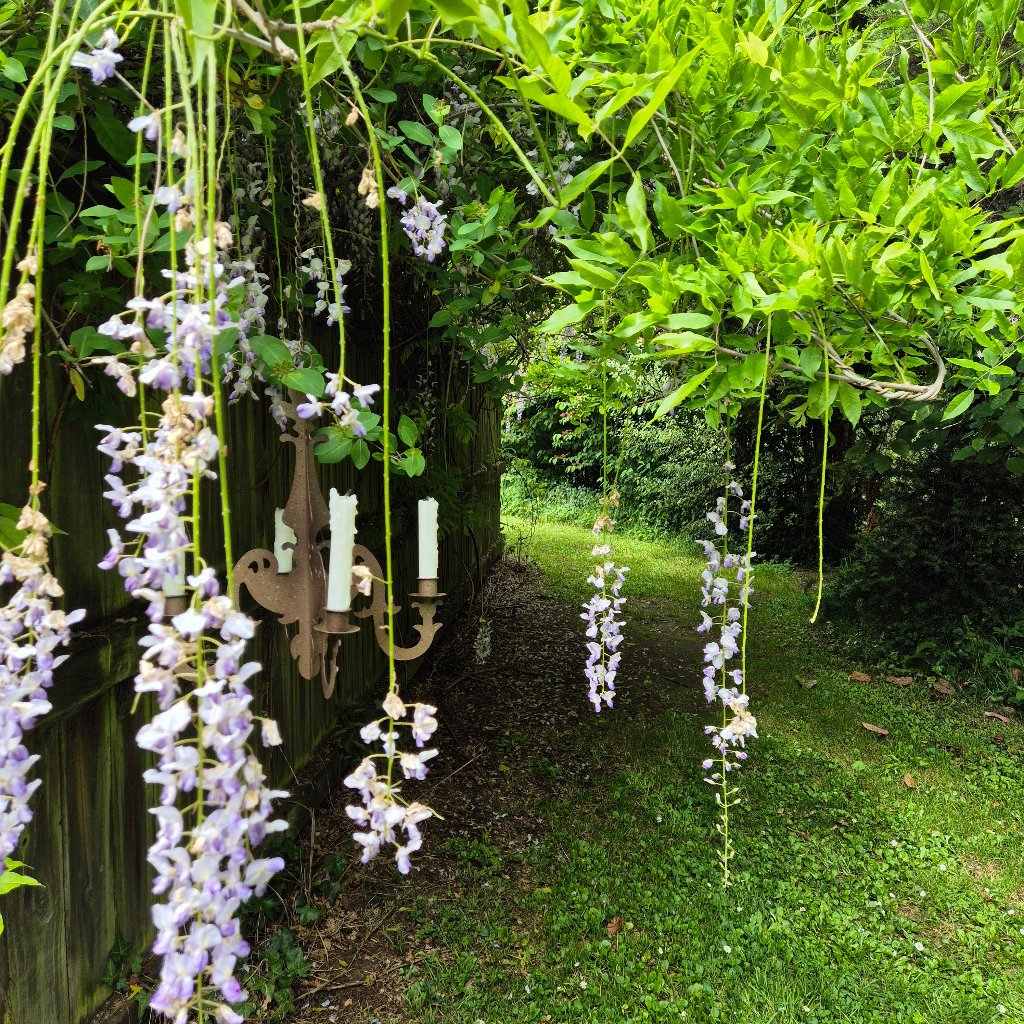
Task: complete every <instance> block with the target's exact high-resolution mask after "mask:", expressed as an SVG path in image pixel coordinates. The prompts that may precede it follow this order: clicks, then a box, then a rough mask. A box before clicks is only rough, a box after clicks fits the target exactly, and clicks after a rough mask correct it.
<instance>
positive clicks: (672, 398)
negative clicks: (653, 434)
mask: <svg viewBox="0 0 1024 1024" xmlns="http://www.w3.org/2000/svg"><path fill="white" fill-rule="evenodd" d="M714 369H715V367H714V366H713V365H712V366H709V367H707V369H705V370H701V371H700V373H698V374H696V375H695V376H693V377H690V379H689V380H687V381H684V382H683V383H682V384H680V385H679V387H677V388H676V389H675V391H673V392H672V393H671V394H668V395H666V396H665V397H664V398H663V399H662V400H661V404H660V405H659V406H658V409H657V412H655V414H654V419H656V420H660V419H661V417H662V416H664V415H665V413H667V412H670V411H671V410H672V409H674V408H675V407H676V406H677V405H679V403H680V402H684V401H686V399H687V398H689V397H690V395H692V394H693V393H694V391H696V390H697V388H699V387H700V386H701V384H703V383H704V381H706V380H707V379H708V377H710V376H711V373H712V371H713V370H714Z"/></svg>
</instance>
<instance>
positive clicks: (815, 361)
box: [800, 347, 821, 380]
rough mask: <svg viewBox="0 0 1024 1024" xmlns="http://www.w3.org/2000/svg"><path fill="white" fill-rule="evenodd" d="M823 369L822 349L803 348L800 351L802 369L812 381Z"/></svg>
mask: <svg viewBox="0 0 1024 1024" xmlns="http://www.w3.org/2000/svg"><path fill="white" fill-rule="evenodd" d="M820 367H821V349H820V348H814V347H811V348H803V349H801V350H800V369H801V370H803V371H804V373H805V374H807V376H808V377H810V378H811V379H812V380H813V379H814V375H815V374H816V373H817V372H818V370H819V368H820Z"/></svg>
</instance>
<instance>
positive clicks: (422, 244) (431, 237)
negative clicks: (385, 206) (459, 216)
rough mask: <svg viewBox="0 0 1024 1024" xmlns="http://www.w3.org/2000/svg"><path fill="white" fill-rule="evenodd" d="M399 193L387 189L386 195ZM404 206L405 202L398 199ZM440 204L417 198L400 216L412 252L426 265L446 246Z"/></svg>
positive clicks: (445, 227) (396, 190) (444, 220)
mask: <svg viewBox="0 0 1024 1024" xmlns="http://www.w3.org/2000/svg"><path fill="white" fill-rule="evenodd" d="M397 193H400V194H401V195H402V196H404V195H405V193H404V192H401V190H400V189H389V190H388V195H393V194H397ZM399 203H400V205H402V206H405V202H404V201H403V200H401V199H399ZM440 206H441V204H440V203H432V202H430V201H429V200H428V199H425V198H424V197H423V196H417V197H416V202H415V203H413V205H412V206H410V207H409V208H408V209H407V210H406V211H405V213H403V214H402V227H403V228H404V229H405V233H406V235H407V236H408V238H409V241H410V242H412V251H413V252H414V253H415V254H416V255H417V256H425V257H426V258H427V262H428V263H433V262H434V260H435V259H437V257H438V256H439V255H440V254H441V251H442V250H443V249H444V247H445V245H446V244H447V243H446V242H445V240H444V233H445V230H446V229H447V227H448V221H447V220H446V219H445V215H444V214H443V213H442V212H441V210H440Z"/></svg>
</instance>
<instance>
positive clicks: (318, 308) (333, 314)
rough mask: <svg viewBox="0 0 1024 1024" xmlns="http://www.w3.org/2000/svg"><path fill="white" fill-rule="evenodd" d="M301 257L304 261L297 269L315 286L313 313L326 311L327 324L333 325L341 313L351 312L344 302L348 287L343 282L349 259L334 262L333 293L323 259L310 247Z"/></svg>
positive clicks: (348, 269) (350, 265) (317, 313)
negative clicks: (335, 287) (335, 286)
mask: <svg viewBox="0 0 1024 1024" xmlns="http://www.w3.org/2000/svg"><path fill="white" fill-rule="evenodd" d="M301 258H302V259H304V260H305V261H306V262H305V263H301V264H299V268H298V269H299V270H300V271H301V272H302V273H304V274H305V275H306V278H307V279H308V280H309V281H310V282H311V283H312V284H313V285H315V287H316V304H315V305H314V307H313V315H314V316H319V315H320V314H321V313H323V312H326V313H327V326H328V327H333V326H334V325H335V324H336V323H337V322H338V321H339V320H340V319H341V314H342V313H351V312H352V310H351V309H350V308H349V306H348V304H347V303H346V302H345V291H346V289H347V288H348V285H347V284H345V275H346V274H347V273H348V272H349V271H350V270H351V269H352V263H351V262H350V261H349V260H338V261H337V262H336V263H335V265H334V281H335V283H336V284H337V286H338V287H337V293H335V289H334V285H333V284H332V283H331V281H330V279H329V274H328V272H327V267H326V265H325V264H324V261H323V260H322V259H321V258H320V257H319V256H317V255H316V254H315V253H314V252H313V250H312V249H307V250H306V251H305V252H303V253H302V254H301Z"/></svg>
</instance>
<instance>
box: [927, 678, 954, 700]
mask: <svg viewBox="0 0 1024 1024" xmlns="http://www.w3.org/2000/svg"><path fill="white" fill-rule="evenodd" d="M932 690H934V692H935V693H941V694H942V695H943V696H944V697H955V696H956V687H955V686H954V685H953V684H952V683H950V682H947V680H945V679H936V680H935V682H934V683H932Z"/></svg>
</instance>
